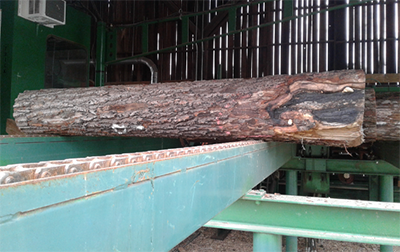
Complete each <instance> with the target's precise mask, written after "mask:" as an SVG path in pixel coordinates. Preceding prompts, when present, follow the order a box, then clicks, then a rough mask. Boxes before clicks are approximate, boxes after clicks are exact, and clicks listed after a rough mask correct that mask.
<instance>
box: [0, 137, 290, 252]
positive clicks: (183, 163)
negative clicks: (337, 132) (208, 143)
mask: <svg viewBox="0 0 400 252" xmlns="http://www.w3.org/2000/svg"><path fill="white" fill-rule="evenodd" d="M293 147H294V145H291V144H286V143H264V142H258V143H254V144H250V145H246V146H239V147H235V148H227V149H220V150H217V151H212V152H204V153H197V154H191V155H184V156H175V157H171V158H168V159H165V160H162V161H157V160H152V161H148V162H141V163H136V164H129V165H125V166H121V167H118V168H107V169H100V170H95V171H87V172H81V173H73V174H69V175H65V176H62V177H59V178H53V179H41V180H37V181H34V182H28V181H25V182H21V183H18V184H12V185H10V186H7V185H5V186H0V202H1V207H0V244H1V250H4V251H169V250H170V249H172V248H173V247H174V246H175V245H176V244H178V243H179V242H181V241H182V240H184V239H185V238H186V237H187V236H189V235H190V234H192V233H193V232H194V231H196V230H197V229H198V228H200V227H201V226H202V225H204V224H205V223H206V222H207V221H208V220H210V219H211V218H212V217H213V216H215V215H216V214H218V213H219V212H221V211H222V210H223V209H225V208H226V207H228V206H229V205H231V204H232V203H233V202H235V201H236V200H237V199H239V198H240V197H241V196H242V195H244V194H245V193H246V192H247V191H248V190H249V189H251V188H252V187H254V186H255V185H256V184H258V183H259V182H260V181H261V180H263V179H264V178H265V177H267V176H269V175H270V174H271V173H273V172H274V171H275V170H277V169H278V168H279V167H280V166H281V165H282V164H283V163H285V162H286V161H287V160H288V159H289V158H290V157H291V151H292V148H293Z"/></svg>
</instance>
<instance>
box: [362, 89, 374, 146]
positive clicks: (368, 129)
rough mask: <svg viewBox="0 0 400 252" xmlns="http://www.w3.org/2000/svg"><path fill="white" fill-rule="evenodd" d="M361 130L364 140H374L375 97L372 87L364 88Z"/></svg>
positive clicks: (369, 141)
mask: <svg viewBox="0 0 400 252" xmlns="http://www.w3.org/2000/svg"><path fill="white" fill-rule="evenodd" d="M363 132H364V142H366V143H371V142H375V141H376V99H375V91H374V89H373V88H368V89H365V108H364V122H363Z"/></svg>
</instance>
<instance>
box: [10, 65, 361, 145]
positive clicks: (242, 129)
mask: <svg viewBox="0 0 400 252" xmlns="http://www.w3.org/2000/svg"><path fill="white" fill-rule="evenodd" d="M364 87H365V74H364V72H363V71H361V70H349V71H333V72H325V73H309V74H301V75H293V76H287V75H279V76H267V77H263V78H258V79H225V80H213V81H196V82H180V83H160V84H152V85H138V86H112V87H108V86H106V87H94V88H75V89H46V90H39V91H25V92H24V93H22V94H20V95H19V96H18V98H17V99H16V101H15V105H14V117H15V121H16V123H17V125H18V127H19V128H20V129H21V130H22V131H24V132H25V133H27V134H59V135H86V136H115V135H119V136H121V135H122V136H138V137H171V138H178V137H183V138H188V139H202V140H214V141H215V140H217V141H232V140H242V139H263V140H267V141H293V142H299V143H300V142H303V143H308V144H324V145H330V146H342V147H343V146H347V147H351V146H357V145H359V144H361V143H362V142H363V134H362V123H363V114H364Z"/></svg>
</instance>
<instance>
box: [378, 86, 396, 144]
mask: <svg viewBox="0 0 400 252" xmlns="http://www.w3.org/2000/svg"><path fill="white" fill-rule="evenodd" d="M376 140H377V141H400V93H398V92H387V93H386V92H384V93H376Z"/></svg>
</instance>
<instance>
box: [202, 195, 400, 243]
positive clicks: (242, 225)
mask: <svg viewBox="0 0 400 252" xmlns="http://www.w3.org/2000/svg"><path fill="white" fill-rule="evenodd" d="M243 213H246V214H243ZM205 226H206V227H213V228H225V229H234V230H244V231H250V232H257V233H267V234H276V235H288V236H300V237H310V238H318V239H330V240H340V241H349V242H363V243H372V244H384V245H400V204H399V203H383V202H371V201H360V200H342V199H332V198H314V197H303V196H288V195H272V194H265V192H261V191H252V192H250V193H248V194H246V196H244V197H242V198H241V199H240V200H238V201H237V202H235V203H234V204H232V205H231V206H230V207H229V208H227V209H225V210H224V211H223V212H221V213H220V214H218V215H217V216H216V217H214V218H213V219H212V220H211V221H209V222H208V223H207V224H206V225H205Z"/></svg>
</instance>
